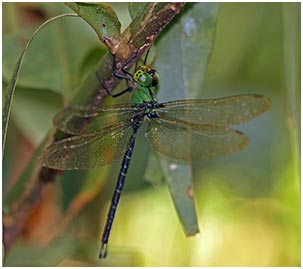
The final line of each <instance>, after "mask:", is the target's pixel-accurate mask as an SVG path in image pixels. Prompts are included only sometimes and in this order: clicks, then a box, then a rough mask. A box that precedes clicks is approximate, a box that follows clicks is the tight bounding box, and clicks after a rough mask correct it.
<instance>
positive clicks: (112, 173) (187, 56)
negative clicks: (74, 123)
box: [3, 3, 300, 266]
mask: <svg viewBox="0 0 303 269" xmlns="http://www.w3.org/2000/svg"><path fill="white" fill-rule="evenodd" d="M68 5H69V6H70V7H71V8H72V9H73V10H74V11H76V12H77V10H79V9H81V10H82V11H83V12H85V11H86V10H85V9H86V8H87V6H86V4H72V3H68ZM110 6H111V7H113V8H114V10H116V11H117V16H116V15H115V13H113V12H114V11H113V10H112V9H111V7H109V6H108V5H104V6H103V5H101V6H94V9H89V12H88V13H86V15H85V16H84V15H83V14H80V12H79V15H80V16H83V18H84V19H85V20H87V21H88V22H89V24H90V25H91V26H92V28H94V26H96V27H95V29H94V30H95V32H97V36H98V37H99V40H100V41H101V42H103V44H101V43H100V42H98V39H97V37H96V33H95V32H94V31H93V30H92V28H91V27H90V26H88V25H87V24H85V23H84V22H83V21H81V19H77V18H65V19H62V20H61V21H57V22H55V23H54V24H53V25H49V26H48V27H47V28H45V30H44V31H43V30H42V31H41V32H40V33H39V34H38V35H37V36H36V37H35V40H34V42H33V43H32V44H31V46H30V47H29V49H28V52H27V55H26V57H25V58H24V63H23V66H22V68H21V73H20V79H19V80H18V85H17V88H16V91H15V97H14V102H13V105H12V117H11V119H10V124H9V129H8V135H7V148H6V150H5V152H4V153H5V154H4V159H3V209H4V211H5V212H6V213H5V214H4V216H3V222H4V235H5V239H6V240H10V244H7V242H5V247H6V251H5V260H4V264H5V265H6V266H39V265H40V266H54V265H62V266H64V265H72V266H75V265H86V266H98V265H104V266H106V265H107V266H122V265H123V266H125V265H129V266H140V265H144V266H146V265H148V266H188V265H190V266H260V265H262V266H298V265H299V264H300V260H299V259H300V258H299V257H300V254H299V253H300V251H299V248H300V204H299V162H298V160H299V156H298V154H299V153H298V152H299V151H298V149H299V146H298V145H299V142H298V133H299V131H298V130H299V125H300V123H299V121H298V118H299V116H298V115H299V109H298V108H299V103H298V102H299V101H297V100H299V98H298V96H299V94H300V87H299V84H300V83H299V78H300V77H299V60H298V59H299V57H298V55H299V46H298V44H299V41H300V38H299V34H300V32H299V8H300V7H299V4H297V3H285V4H281V3H242V4H239V3H224V4H220V5H219V8H218V6H217V4H207V3H204V4H203V3H195V4H186V5H185V7H184V8H183V9H182V11H181V13H180V14H179V15H177V16H176V17H175V18H174V19H173V20H172V22H171V23H169V24H168V22H167V24H168V25H167V27H166V28H165V29H164V30H163V28H164V27H163V21H164V19H163V20H162V17H161V20H159V22H158V23H159V24H158V25H155V23H157V20H156V19H155V20H154V21H153V23H151V21H150V19H151V18H157V16H152V15H153V14H155V13H156V14H160V15H161V14H162V15H163V14H164V12H165V11H166V12H167V11H168V10H169V9H167V6H166V5H165V3H162V4H159V5H157V4H156V3H148V4H146V6H145V5H144V4H143V3H138V4H131V5H130V6H129V10H130V15H131V16H130V15H128V9H127V6H126V4H121V3H120V4H110ZM102 7H104V10H103V9H102V10H100V8H102ZM3 8H4V9H5V11H6V12H4V13H3V14H4V15H6V16H7V17H6V18H5V19H4V20H3V22H4V23H3V33H4V38H3V88H5V87H6V86H7V85H8V84H9V81H10V77H11V75H12V72H13V68H14V64H15V63H16V62H17V60H18V57H19V56H20V54H21V51H22V49H23V47H24V45H25V42H26V40H27V39H28V37H29V36H30V34H31V33H32V32H33V31H34V29H36V28H37V26H38V25H39V24H41V23H42V22H44V21H45V20H46V19H48V18H50V17H53V16H55V15H57V14H62V13H64V12H70V9H68V8H67V7H66V6H64V5H63V4H54V3H43V4H35V3H30V4H15V3H7V4H4V5H3ZM92 10H98V11H99V12H101V13H102V12H105V13H102V14H105V15H106V14H108V18H107V17H106V16H105V17H106V18H107V19H108V20H109V23H111V22H113V24H110V25H113V27H109V28H107V27H105V28H104V27H103V28H101V29H103V30H100V27H99V26H100V25H103V24H105V25H106V26H108V21H107V22H105V23H104V22H103V21H102V20H103V18H104V17H103V16H102V17H101V16H96V17H95V18H94V15H96V14H95V13H92ZM106 10H108V13H106V12H107V11H106ZM118 11H119V12H118ZM162 11H163V13H161V12H162ZM125 14H126V15H125ZM201 14H203V16H201ZM158 17H159V16H158ZM100 18H101V21H98V22H97V23H95V22H94V20H97V19H100ZM121 18H126V19H125V20H124V21H121ZM139 22H140V23H139ZM120 23H121V28H122V29H126V30H124V31H123V32H122V33H121V34H120V30H119V29H120ZM142 23H143V24H142ZM128 24H130V27H126V26H127V25H128ZM147 24H148V25H149V27H150V28H148V27H147V28H146V27H145V26H146V25H147ZM152 27H154V29H156V30H157V32H154V34H155V36H152V35H151V34H150V33H151V30H152ZM111 31H113V32H111ZM148 31H150V32H148ZM109 33H110V34H109ZM104 36H106V38H104ZM156 36H158V37H157V38H156V39H155V37H156ZM146 37H149V38H150V39H146ZM146 40H149V42H147V43H148V45H146V44H147V43H146ZM128 41H129V42H130V43H129V42H128ZM154 41H155V43H154V44H153V47H152V51H151V59H152V60H153V61H154V62H155V66H156V68H157V70H158V71H159V73H160V76H161V77H160V83H161V85H160V88H159V98H160V101H162V100H174V99H186V98H204V97H219V96H226V95H233V94H243V93H260V94H264V95H267V96H268V97H270V99H271V100H272V103H273V107H272V109H271V111H270V112H268V113H267V114H266V115H264V116H262V117H261V118H259V119H257V120H255V121H254V122H251V123H249V124H247V125H245V126H242V127H241V131H243V132H244V133H246V134H248V137H249V140H250V145H249V147H247V148H246V149H245V150H244V151H242V152H241V153H238V154H235V155H233V156H229V157H225V158H221V159H218V160H211V161H205V162H203V163H195V164H194V165H193V174H192V167H184V168H182V173H177V175H176V176H178V177H179V179H181V181H180V183H176V182H178V181H174V180H171V181H172V185H170V190H171V192H172V195H174V194H173V192H174V191H173V190H172V187H174V186H181V185H180V184H181V183H182V177H184V178H187V179H188V180H189V181H188V183H185V187H184V188H186V187H187V186H189V185H191V184H192V182H191V174H192V178H193V181H194V182H193V186H194V189H195V197H196V200H197V215H198V219H199V220H200V225H199V227H200V230H201V234H199V235H197V236H195V237H192V238H190V239H188V238H185V236H184V234H183V232H182V230H181V227H182V226H181V225H180V223H179V222H178V219H177V218H176V214H175V212H174V210H173V208H172V206H171V205H172V202H171V201H170V197H169V195H168V194H167V191H166V187H165V185H159V180H161V178H162V175H163V170H164V172H165V169H163V167H164V168H165V165H167V164H165V163H164V161H162V160H159V159H153V157H149V155H148V154H147V152H148V151H149V148H148V146H147V145H146V143H145V141H144V135H143V134H142V135H139V136H138V141H137V145H136V149H135V152H134V159H133V161H132V165H131V169H130V173H129V175H128V179H127V184H126V185H127V186H126V191H125V193H124V195H123V196H122V202H121V204H120V206H119V210H118V216H117V219H116V221H115V225H114V230H113V231H112V237H111V249H110V256H109V257H108V259H107V260H105V261H99V260H98V259H97V252H98V250H99V238H100V230H101V227H103V223H104V220H105V217H106V211H107V207H108V200H109V198H110V196H111V193H112V191H113V186H114V185H115V179H116V177H117V170H118V169H119V166H120V163H119V162H118V163H117V164H113V165H112V166H107V167H104V168H102V169H96V170H92V171H87V172H65V173H63V174H58V173H57V172H56V171H50V170H47V169H46V170H41V168H40V166H39V163H38V161H37V156H38V155H39V152H40V151H41V150H42V149H43V147H44V146H45V145H46V144H48V143H50V142H51V141H52V140H53V137H54V136H53V134H54V131H53V130H52V131H51V132H49V129H50V127H51V119H52V117H53V116H54V115H55V113H56V112H58V111H59V110H60V109H62V107H63V104H64V105H67V104H87V103H91V102H94V101H95V100H96V94H98V93H99V91H98V89H99V86H98V84H97V83H98V82H97V80H96V78H95V71H96V70H98V71H99V73H100V74H101V75H102V78H103V79H104V80H105V82H106V84H107V85H108V87H109V88H110V89H111V90H114V89H115V88H116V86H117V84H118V82H119V81H116V80H114V79H113V78H112V77H111V55H110V54H109V53H107V50H108V49H109V50H111V51H114V52H116V53H117V54H118V56H119V61H120V62H123V61H124V60H125V59H127V58H128V57H129V55H130V54H131V53H132V49H136V48H142V47H144V49H143V50H142V53H143V52H144V51H145V50H146V49H147V47H148V46H150V45H152V43H153V42H154ZM119 42H121V43H119ZM117 43H119V44H120V46H117ZM121 44H122V45H121ZM129 44H131V45H132V46H129ZM96 66H97V67H96ZM289 70H291V71H292V72H291V73H290V71H289ZM120 86H124V85H120ZM115 91H116V90H115ZM117 91H118V90H117ZM281 96H283V98H282V97H281ZM104 97H105V95H101V97H100V98H99V99H98V100H100V102H102V104H103V105H109V104H110V103H111V102H112V100H111V99H110V98H107V99H104ZM123 101H127V98H126V99H123V98H122V99H119V100H118V101H117V102H119V103H120V102H123ZM98 102H99V101H98ZM285 105H286V107H287V108H288V110H287V111H288V114H287V115H286V114H285V112H284V106H285ZM287 119H288V121H287ZM289 120H290V121H289ZM288 122H291V123H292V125H291V126H289V125H288ZM58 135H59V134H56V136H58ZM38 145H39V146H38ZM35 147H38V149H37V150H36V152H35V153H34V154H33V155H32V153H33V151H34V148H35ZM31 155H32V158H31V160H30V156H31ZM29 160H30V161H29ZM27 161H29V163H28V165H26V162H27ZM150 165H151V166H150ZM24 167H26V168H24ZM157 167H162V169H159V168H157ZM155 170H156V171H155ZM22 171H23V172H22ZM153 171H154V172H153ZM161 171H162V172H161ZM20 174H21V176H20ZM164 174H165V173H164ZM144 176H145V177H147V178H148V179H155V178H157V179H155V180H156V183H157V184H158V185H157V186H158V187H157V188H154V187H153V186H151V185H150V184H147V183H145V182H144V181H143V180H142V179H143V178H144ZM167 177H169V175H167V174H166V175H165V178H167ZM37 178H40V180H38V181H36V180H37ZM55 178H56V180H55V181H54V179H55ZM41 179H43V180H41ZM30 190H32V192H30ZM182 199H183V200H182ZM180 201H181V204H182V201H184V196H183V197H181V200H180ZM174 203H175V204H177V203H178V202H176V201H175V202H174ZM188 205H189V207H185V208H186V209H182V208H181V209H180V206H178V205H177V209H179V214H180V216H181V220H182V221H183V225H184V227H185V230H187V231H189V230H191V229H193V230H195V229H197V228H198V227H197V226H195V225H196V223H197V222H196V215H195V214H194V212H195V207H194V205H193V204H192V201H191V202H190V203H189V204H188ZM101 207H102V208H103V212H101V213H102V214H100V210H101V209H100V208H101ZM188 208H191V209H190V211H189V209H188ZM180 212H181V213H180ZM182 212H183V213H184V214H185V216H184V215H182V214H183V213H182ZM189 212H190V213H189ZM100 219H101V220H102V221H101V222H102V223H100V224H99V221H100ZM12 220H13V221H12ZM14 220H17V224H18V225H17V226H16V222H14ZM14 225H15V226H14ZM16 227H17V229H16ZM17 238H18V239H20V240H16V239H17ZM58 238H60V239H58ZM71 238H72V239H71ZM117 246H123V249H119V248H117ZM37 254H38V255H37ZM31 257H32V258H31Z"/></svg>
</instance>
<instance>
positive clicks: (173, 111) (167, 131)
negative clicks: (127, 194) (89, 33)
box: [41, 55, 270, 258]
mask: <svg viewBox="0 0 303 269" xmlns="http://www.w3.org/2000/svg"><path fill="white" fill-rule="evenodd" d="M135 56H136V55H135ZM132 57H134V56H132ZM132 57H131V58H129V60H127V61H126V62H125V64H124V65H123V66H122V67H121V70H122V71H123V75H122V74H120V73H117V72H116V71H115V68H116V58H115V56H114V57H113V59H114V60H113V75H114V76H116V77H118V78H120V79H125V80H127V81H128V82H131V83H132V86H128V87H127V88H126V89H125V90H124V91H121V92H120V93H117V94H111V93H110V92H109V91H108V89H107V88H106V87H105V85H104V84H103V82H102V81H101V80H100V78H99V77H98V75H97V78H98V80H99V82H100V84H101V85H102V86H103V87H104V89H105V90H106V92H107V93H108V94H109V95H111V96H112V97H118V96H120V95H122V94H124V93H126V92H130V93H131V96H132V98H131V100H132V102H131V103H129V104H119V105H112V106H108V107H99V108H95V107H83V106H73V107H68V108H66V109H64V110H63V111H61V112H59V113H58V114H57V115H56V117H55V118H54V125H55V127H56V128H57V129H59V130H60V131H62V132H64V133H67V134H70V135H72V137H69V138H66V139H63V140H60V141H57V142H54V143H53V144H51V145H50V146H49V147H48V148H46V149H45V151H44V152H43V154H42V156H41V160H42V164H43V166H46V167H50V168H54V169H59V170H73V169H91V168H97V167H101V166H104V165H107V164H110V163H112V162H114V161H116V160H118V159H119V158H120V157H122V156H123V160H122V165H121V168H120V172H119V176H118V180H117V185H116V188H115V191H114V194H113V196H112V200H111V205H110V208H109V211H108V215H107V221H106V224H105V227H104V231H103V235H102V242H101V249H100V254H99V257H100V258H105V257H106V255H107V246H108V240H109V235H110V231H111V228H112V224H113V221H114V217H115V214H116V209H117V206H118V203H119V199H120V195H121V192H122V189H123V185H124V182H125V178H126V174H127V171H128V168H129V165H130V161H131V156H132V153H133V149H134V145H135V140H136V135H137V131H138V129H139V128H140V127H141V125H142V123H143V122H144V120H146V119H148V121H149V125H148V129H147V131H146V133H145V136H146V139H147V141H148V142H149V143H150V144H151V145H152V148H153V149H154V150H155V151H156V152H158V153H160V154H161V155H164V156H167V157H168V158H171V159H174V160H178V161H181V162H191V161H194V160H203V159H209V158H214V157H220V156H225V155H228V154H231V153H233V152H237V151H239V150H240V149H242V148H243V147H244V146H245V145H246V144H247V142H248V140H247V138H246V136H245V135H244V134H243V133H241V132H240V131H238V130H235V129H232V128H230V127H229V126H230V125H237V124H242V123H245V122H247V121H249V120H251V119H253V118H255V117H256V116H258V115H260V114H262V113H264V112H265V111H267V110H268V109H269V108H270V101H269V99H268V98H266V97H265V96H262V95H257V94H245V95H238V96H230V97H224V98H218V99H207V100H177V101H169V102H161V103H160V102H158V100H157V96H156V87H157V85H158V82H159V75H158V73H157V71H156V70H155V69H153V68H152V67H151V66H148V65H146V58H145V60H144V64H143V65H141V66H139V67H137V68H136V70H135V72H134V74H131V73H130V72H129V71H128V70H127V68H126V67H127V65H128V64H129V62H130V61H131V60H132V59H133V58H132ZM127 84H128V83H127Z"/></svg>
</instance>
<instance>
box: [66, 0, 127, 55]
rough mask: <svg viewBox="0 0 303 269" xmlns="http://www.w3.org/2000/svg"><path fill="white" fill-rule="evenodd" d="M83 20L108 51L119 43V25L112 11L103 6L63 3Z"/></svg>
mask: <svg viewBox="0 0 303 269" xmlns="http://www.w3.org/2000/svg"><path fill="white" fill-rule="evenodd" d="M65 4H66V5H67V6H69V7H70V8H71V9H72V10H74V11H75V12H77V14H78V15H79V16H80V17H81V18H83V19H84V20H85V21H86V22H87V23H88V24H89V25H90V26H91V27H92V28H93V29H94V30H95V32H96V33H97V35H98V37H99V39H100V41H101V42H103V43H104V45H106V46H107V47H108V48H109V49H110V51H112V50H114V49H115V47H116V46H117V45H118V43H119V41H120V35H121V33H120V31H121V23H120V21H119V20H118V17H117V15H116V13H115V12H114V10H113V9H112V8H111V7H110V6H108V5H105V4H92V3H69V2H68V3H65Z"/></svg>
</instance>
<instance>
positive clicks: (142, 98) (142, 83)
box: [132, 65, 159, 104]
mask: <svg viewBox="0 0 303 269" xmlns="http://www.w3.org/2000/svg"><path fill="white" fill-rule="evenodd" d="M133 78H134V81H135V82H136V83H137V84H138V86H137V87H136V88H134V89H133V91H132V102H133V103H134V104H142V103H144V102H150V101H152V100H154V101H157V98H156V86H157V85H158V83H159V74H158V72H157V71H156V70H154V69H152V68H151V67H150V66H148V65H143V66H139V67H138V68H137V70H136V72H135V73H134V76H133ZM150 91H151V92H152V94H153V97H152V96H151V94H150Z"/></svg>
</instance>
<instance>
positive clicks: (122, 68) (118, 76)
mask: <svg viewBox="0 0 303 269" xmlns="http://www.w3.org/2000/svg"><path fill="white" fill-rule="evenodd" d="M136 56H137V54H136V53H135V54H134V55H132V56H131V57H129V58H128V59H127V61H126V62H125V63H124V64H123V65H122V67H121V70H122V72H123V73H124V74H125V75H121V74H119V73H117V72H116V67H117V58H116V55H113V75H114V76H115V77H116V78H120V79H126V80H129V81H134V79H133V74H131V73H130V72H129V71H128V70H127V69H126V67H127V65H128V64H129V63H130V62H131V61H132V60H133V59H134V58H135V57H136Z"/></svg>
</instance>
